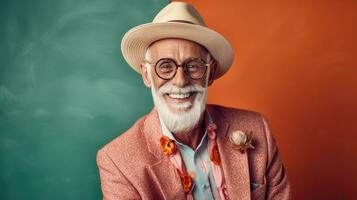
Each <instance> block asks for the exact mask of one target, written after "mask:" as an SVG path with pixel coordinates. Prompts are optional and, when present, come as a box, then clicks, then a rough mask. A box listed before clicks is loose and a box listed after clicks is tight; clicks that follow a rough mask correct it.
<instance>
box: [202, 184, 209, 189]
mask: <svg viewBox="0 0 357 200" xmlns="http://www.w3.org/2000/svg"><path fill="white" fill-rule="evenodd" d="M201 188H202V189H205V190H207V189H208V188H209V185H207V184H203V185H201Z"/></svg>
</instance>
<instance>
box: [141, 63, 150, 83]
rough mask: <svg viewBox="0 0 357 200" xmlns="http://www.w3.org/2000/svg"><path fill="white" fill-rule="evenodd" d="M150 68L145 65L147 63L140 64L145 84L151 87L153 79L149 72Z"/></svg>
mask: <svg viewBox="0 0 357 200" xmlns="http://www.w3.org/2000/svg"><path fill="white" fill-rule="evenodd" d="M148 70H149V69H148V68H147V66H146V65H145V63H141V64H140V72H141V76H142V78H143V82H144V84H145V86H146V87H148V88H150V87H151V81H150V78H149V72H148Z"/></svg>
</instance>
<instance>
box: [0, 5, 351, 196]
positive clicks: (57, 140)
mask: <svg viewBox="0 0 357 200" xmlns="http://www.w3.org/2000/svg"><path fill="white" fill-rule="evenodd" d="M188 2H191V3H192V4H193V5H194V6H195V7H196V8H197V9H198V10H199V11H200V12H201V13H202V15H203V17H204V18H205V20H206V23H207V24H208V26H210V27H212V28H213V29H215V30H217V31H219V32H221V33H222V34H223V35H225V36H226V37H227V39H228V40H229V41H231V42H232V44H233V46H234V50H235V55H236V56H235V61H234V64H233V67H232V69H231V70H230V71H229V72H228V74H227V75H226V76H224V77H223V78H221V79H219V80H217V81H216V82H215V83H214V84H213V86H212V87H211V88H210V90H209V102H210V103H215V104H222V105H226V106H231V107H240V108H245V109H250V110H255V111H259V112H262V113H263V114H265V116H266V117H267V118H268V120H269V122H270V125H271V127H272V130H273V134H274V135H275V137H276V140H277V142H278V145H279V147H280V152H281V156H282V158H283V160H284V162H285V166H286V170H287V173H288V176H289V179H290V182H291V185H292V190H293V194H294V197H295V199H354V194H355V189H356V188H357V173H356V172H355V171H354V170H355V169H356V168H357V145H356V144H355V143H356V139H357V136H356V134H357V128H356V127H357V126H356V125H355V124H356V122H355V120H356V119H357V116H356V112H357V103H356V102H357V89H356V87H357V78H355V76H356V73H357V68H356V67H357V60H356V56H357V48H356V46H357V39H356V38H355V35H357V29H356V27H357V21H356V20H355V19H356V17H357V14H356V12H355V10H356V9H357V3H356V2H355V1H352V0H351V1H348V0H343V1H332V0H331V1H329V0H328V1H322V0H321V1H319V0H313V1H298V0H290V1H270V2H262V1H241V0H234V1H233V0H222V1H214V0H205V1H199V0H189V1H188ZM167 3H168V1H166V0H120V1H116V0H103V1H95V0H63V1H54V0H52V1H46V0H32V1H21V0H12V1H6V0H4V1H1V2H0V199H4V200H22V199H30V200H32V199H33V200H44V199H53V200H56V199H58V200H62V199H88V200H90V199H93V200H94V199H100V198H101V191H100V182H99V175H98V170H97V166H96V164H95V157H96V152H97V150H98V149H99V148H100V147H101V146H103V145H104V144H105V143H107V142H108V141H110V140H112V139H113V138H115V137H117V136H119V135H120V134H121V133H122V132H123V131H125V130H126V129H127V128H129V127H130V126H131V125H132V124H133V123H134V122H135V121H136V120H137V119H138V118H139V117H140V116H142V115H144V114H145V113H147V112H149V111H150V110H151V108H152V100H151V95H150V91H149V90H148V89H147V88H145V87H144V85H143V84H142V80H141V78H140V76H138V74H137V73H136V72H134V71H133V70H131V69H130V67H129V66H128V65H127V64H126V62H125V61H124V59H123V58H122V56H121V55H120V48H119V45H120V40H121V37H122V36H123V34H124V33H125V32H126V31H127V30H128V29H130V28H131V27H133V26H135V25H138V24H141V23H146V22H150V21H151V20H152V18H153V17H154V16H155V13H157V12H158V11H159V10H160V9H161V8H162V7H163V6H165V5H166V4H167Z"/></svg>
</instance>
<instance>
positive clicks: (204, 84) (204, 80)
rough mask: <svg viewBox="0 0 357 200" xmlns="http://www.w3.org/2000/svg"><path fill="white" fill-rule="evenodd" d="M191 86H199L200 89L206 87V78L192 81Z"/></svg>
mask: <svg viewBox="0 0 357 200" xmlns="http://www.w3.org/2000/svg"><path fill="white" fill-rule="evenodd" d="M192 84H195V85H200V86H202V87H206V78H203V79H201V80H192Z"/></svg>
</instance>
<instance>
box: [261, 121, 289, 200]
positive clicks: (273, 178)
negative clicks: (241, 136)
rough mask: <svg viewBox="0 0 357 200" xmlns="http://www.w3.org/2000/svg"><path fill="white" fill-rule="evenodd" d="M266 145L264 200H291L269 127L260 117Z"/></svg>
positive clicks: (286, 179)
mask: <svg viewBox="0 0 357 200" xmlns="http://www.w3.org/2000/svg"><path fill="white" fill-rule="evenodd" d="M262 119H263V123H264V129H265V134H266V137H267V145H268V147H267V148H268V149H267V150H268V163H267V168H266V170H267V171H266V174H265V176H266V187H267V188H266V199H269V200H270V199H278V200H290V199H292V195H291V189H290V184H289V181H288V177H287V175H286V173H285V169H284V166H283V162H282V161H281V159H280V156H279V151H278V147H277V145H276V142H275V140H274V138H273V136H272V134H271V132H270V128H269V125H268V123H267V121H266V119H265V118H264V116H262Z"/></svg>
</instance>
